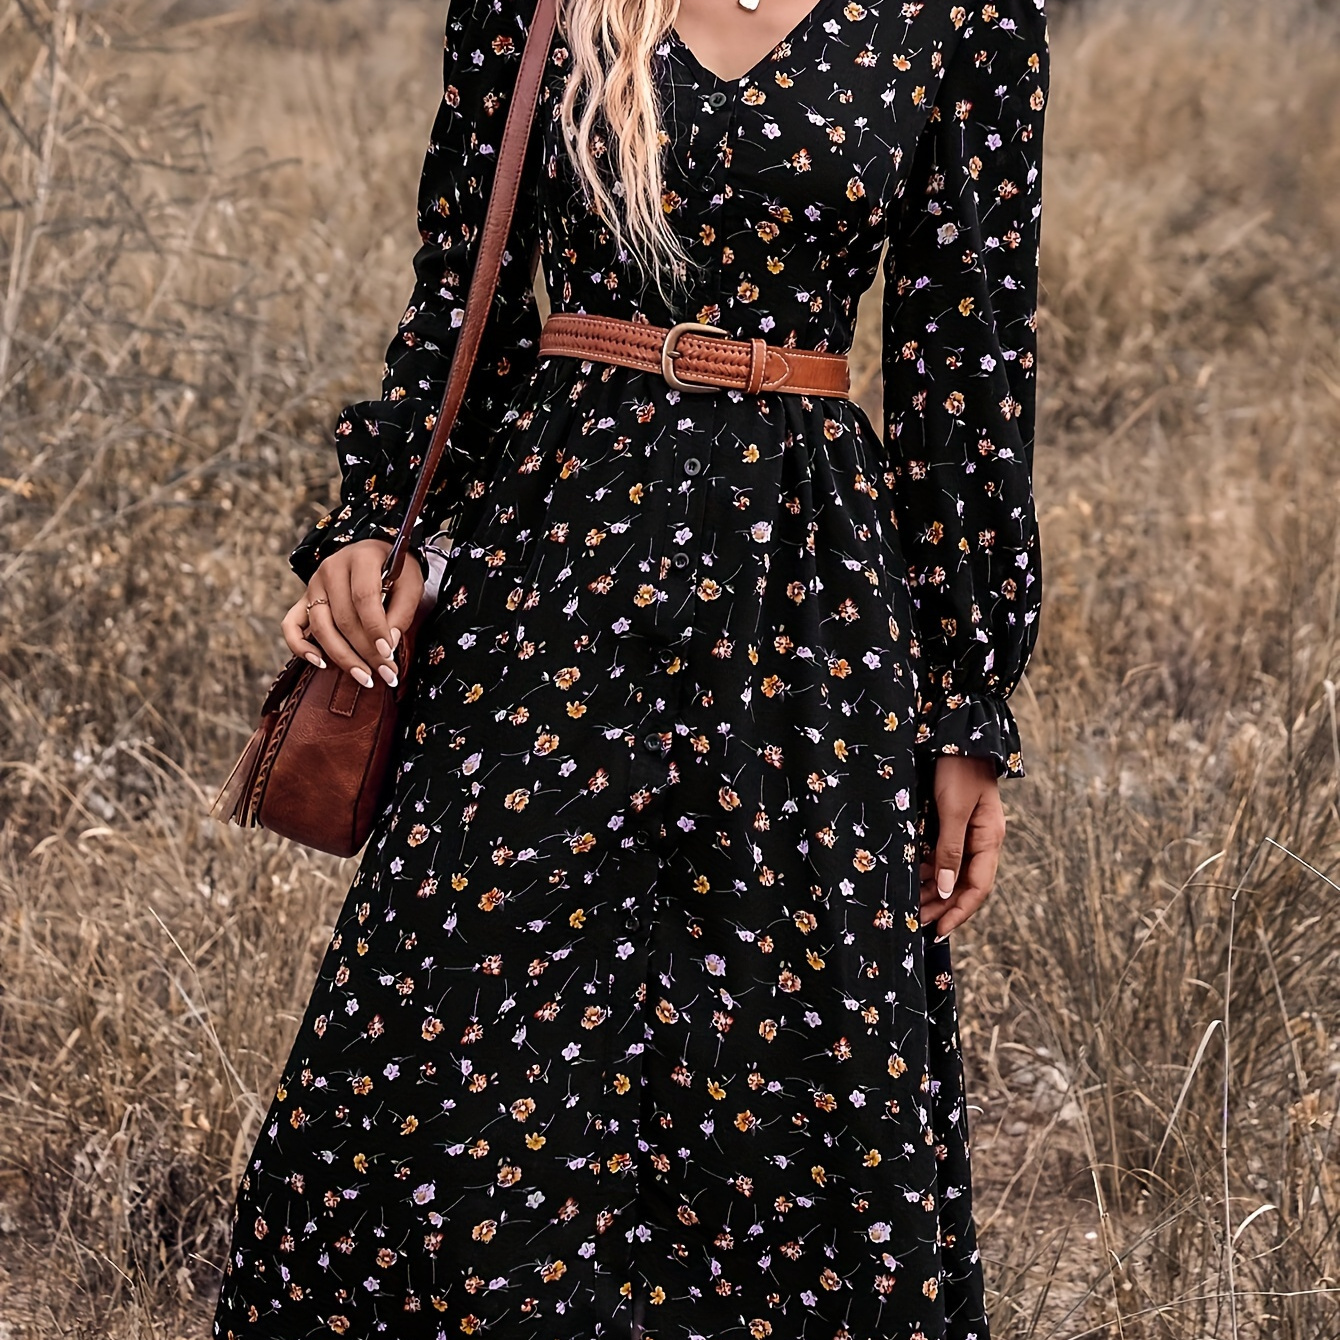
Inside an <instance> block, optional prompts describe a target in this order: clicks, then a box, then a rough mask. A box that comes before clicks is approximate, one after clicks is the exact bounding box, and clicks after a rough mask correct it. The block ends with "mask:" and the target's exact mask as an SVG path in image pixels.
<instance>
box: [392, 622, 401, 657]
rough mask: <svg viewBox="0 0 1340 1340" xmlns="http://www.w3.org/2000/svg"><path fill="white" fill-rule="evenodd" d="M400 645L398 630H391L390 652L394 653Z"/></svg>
mask: <svg viewBox="0 0 1340 1340" xmlns="http://www.w3.org/2000/svg"><path fill="white" fill-rule="evenodd" d="M399 645H400V629H398V628H393V629H391V650H392V651H394V650H395V649H396V648H397V647H398V646H399Z"/></svg>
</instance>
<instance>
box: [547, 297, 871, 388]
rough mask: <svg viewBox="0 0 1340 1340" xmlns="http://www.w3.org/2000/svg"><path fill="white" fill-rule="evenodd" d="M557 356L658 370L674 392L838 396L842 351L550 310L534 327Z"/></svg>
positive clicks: (844, 371)
mask: <svg viewBox="0 0 1340 1340" xmlns="http://www.w3.org/2000/svg"><path fill="white" fill-rule="evenodd" d="M545 354H559V355H565V356H567V357H570V358H581V359H585V360H588V361H590V362H595V363H617V364H618V365H619V366H620V367H625V368H640V369H642V370H643V371H645V372H657V373H660V374H661V375H662V376H663V377H664V378H665V379H666V381H668V382H669V383H670V385H671V386H674V387H676V388H677V389H678V390H680V391H718V390H723V389H727V388H731V387H733V388H735V389H737V390H740V391H746V392H748V393H749V394H750V395H757V394H758V393H759V392H760V391H791V392H795V393H797V394H800V395H814V396H836V397H839V398H841V399H844V400H845V399H846V398H847V395H848V392H849V391H850V390H851V371H850V369H849V367H848V365H847V356H846V354H830V353H827V352H825V351H824V350H822V349H788V348H785V347H783V346H781V345H777V344H768V343H767V341H765V340H759V339H751V340H733V339H730V338H729V336H728V335H727V333H726V332H725V331H724V330H722V329H721V328H720V327H719V326H707V325H704V324H703V323H702V322H700V321H681V322H680V323H679V324H678V325H675V326H671V327H669V328H668V329H667V328H666V327H664V326H653V325H649V324H647V323H645V322H642V321H625V320H622V319H621V318H619V317H614V316H588V315H585V314H583V313H581V312H554V313H552V314H551V315H550V317H549V318H548V320H547V321H545V323H544V328H543V329H542V330H541V331H540V355H541V357H543V356H544V355H545Z"/></svg>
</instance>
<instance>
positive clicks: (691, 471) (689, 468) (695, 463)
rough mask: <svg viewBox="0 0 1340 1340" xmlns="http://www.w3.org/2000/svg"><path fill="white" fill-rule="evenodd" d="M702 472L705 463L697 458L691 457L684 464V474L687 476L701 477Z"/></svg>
mask: <svg viewBox="0 0 1340 1340" xmlns="http://www.w3.org/2000/svg"><path fill="white" fill-rule="evenodd" d="M702 472H703V463H702V461H700V460H699V459H698V458H697V457H696V456H690V457H689V459H688V460H687V461H685V462H684V473H685V474H686V475H689V476H690V477H692V476H693V475H700V474H702Z"/></svg>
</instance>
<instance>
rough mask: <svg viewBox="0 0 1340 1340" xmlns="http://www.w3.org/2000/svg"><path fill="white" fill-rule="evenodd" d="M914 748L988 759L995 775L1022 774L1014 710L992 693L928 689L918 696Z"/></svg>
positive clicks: (1013, 775)
mask: <svg viewBox="0 0 1340 1340" xmlns="http://www.w3.org/2000/svg"><path fill="white" fill-rule="evenodd" d="M915 747H916V749H917V752H918V753H921V754H928V755H940V754H961V755H963V756H965V757H967V758H989V759H992V760H993V761H994V762H995V765H996V776H997V777H1023V776H1024V775H1025V774H1024V760H1023V754H1022V753H1021V751H1020V746H1019V727H1018V725H1017V724H1016V723H1015V720H1014V713H1013V712H1012V711H1011V710H1010V706H1009V704H1008V703H1007V702H1006V700H1005V699H1004V698H1001V697H999V696H998V695H996V694H991V693H948V694H945V693H942V692H932V694H931V695H930V696H929V697H922V698H921V700H920V702H919V704H918V710H917V734H916V742H915Z"/></svg>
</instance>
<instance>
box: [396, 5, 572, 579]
mask: <svg viewBox="0 0 1340 1340" xmlns="http://www.w3.org/2000/svg"><path fill="white" fill-rule="evenodd" d="M557 21H558V14H557V7H556V0H538V3H537V4H536V6H535V16H534V18H532V20H531V24H530V29H529V31H528V32H527V34H526V44H525V48H524V50H523V51H522V54H521V65H520V68H519V69H518V70H517V76H516V87H515V88H514V89H513V91H512V101H511V104H510V106H509V107H508V109H507V121H506V124H505V125H504V126H503V135H502V144H501V145H500V146H499V149H498V165H497V168H496V170H495V173H494V178H493V190H492V192H491V193H490V195H489V203H488V210H487V211H486V213H485V215H484V226H483V228H482V229H481V230H480V236H479V255H478V256H477V258H476V260H475V268H474V273H473V274H472V275H471V277H470V287H469V291H468V292H467V293H466V295H465V315H464V316H463V317H462V319H461V331H460V334H459V335H458V336H457V337H456V350H455V352H454V353H453V354H452V358H451V368H450V369H449V371H448V372H447V385H446V389H445V390H444V391H443V393H442V405H441V408H440V409H439V410H438V412H437V419H436V420H435V421H434V423H433V436H432V438H431V439H430V440H429V443H428V453H427V455H425V456H424V458H423V465H422V467H421V468H420V470H419V478H418V480H417V481H416V483H415V485H414V492H413V493H412V494H411V495H410V500H409V506H408V507H407V508H406V509H405V519H404V520H403V521H402V522H401V523H400V531H399V533H398V534H397V535H396V537H395V543H394V544H393V545H392V546H391V552H390V553H389V554H388V555H387V556H386V564H385V566H384V567H383V569H382V585H383V588H386V587H389V586H390V585H391V584H392V583H394V582H395V580H396V578H397V577H399V576H400V571H401V569H402V568H403V567H404V565H405V554H406V553H407V552H408V550H409V543H410V537H411V536H412V535H413V533H414V524H415V522H416V521H418V519H419V513H420V512H421V511H422V510H423V504H424V500H425V499H426V498H427V497H428V490H429V489H430V488H431V487H432V485H433V475H434V474H435V473H436V472H437V467H438V463H439V462H440V461H441V459H442V450H443V448H444V447H445V446H446V443H447V438H448V437H450V436H451V430H452V428H453V427H455V424H456V416H457V415H458V414H459V413H460V409H461V401H462V400H464V398H465V388H466V386H467V384H468V383H469V381H470V374H471V372H472V371H473V370H474V366H475V356H476V355H477V354H478V353H479V342H480V340H481V338H482V337H483V334H484V325H485V323H486V322H487V321H488V316H489V309H490V308H491V307H492V306H493V295H494V293H495V292H496V291H497V287H498V274H499V271H500V270H501V269H502V256H503V250H504V248H505V247H506V245H507V235H508V233H509V232H510V231H511V228H512V214H513V212H514V210H515V208H516V198H517V192H518V191H519V190H520V187H521V170H522V167H523V165H524V163H525V159H526V146H527V144H528V142H529V140H530V128H531V124H532V123H533V121H534V120H535V106H536V103H537V102H538V100H539V96H540V86H541V84H542V83H543V82H544V70H545V66H546V64H547V63H548V56H549V48H550V46H551V45H552V44H553V37H554V27H555V25H556V23H557Z"/></svg>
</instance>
